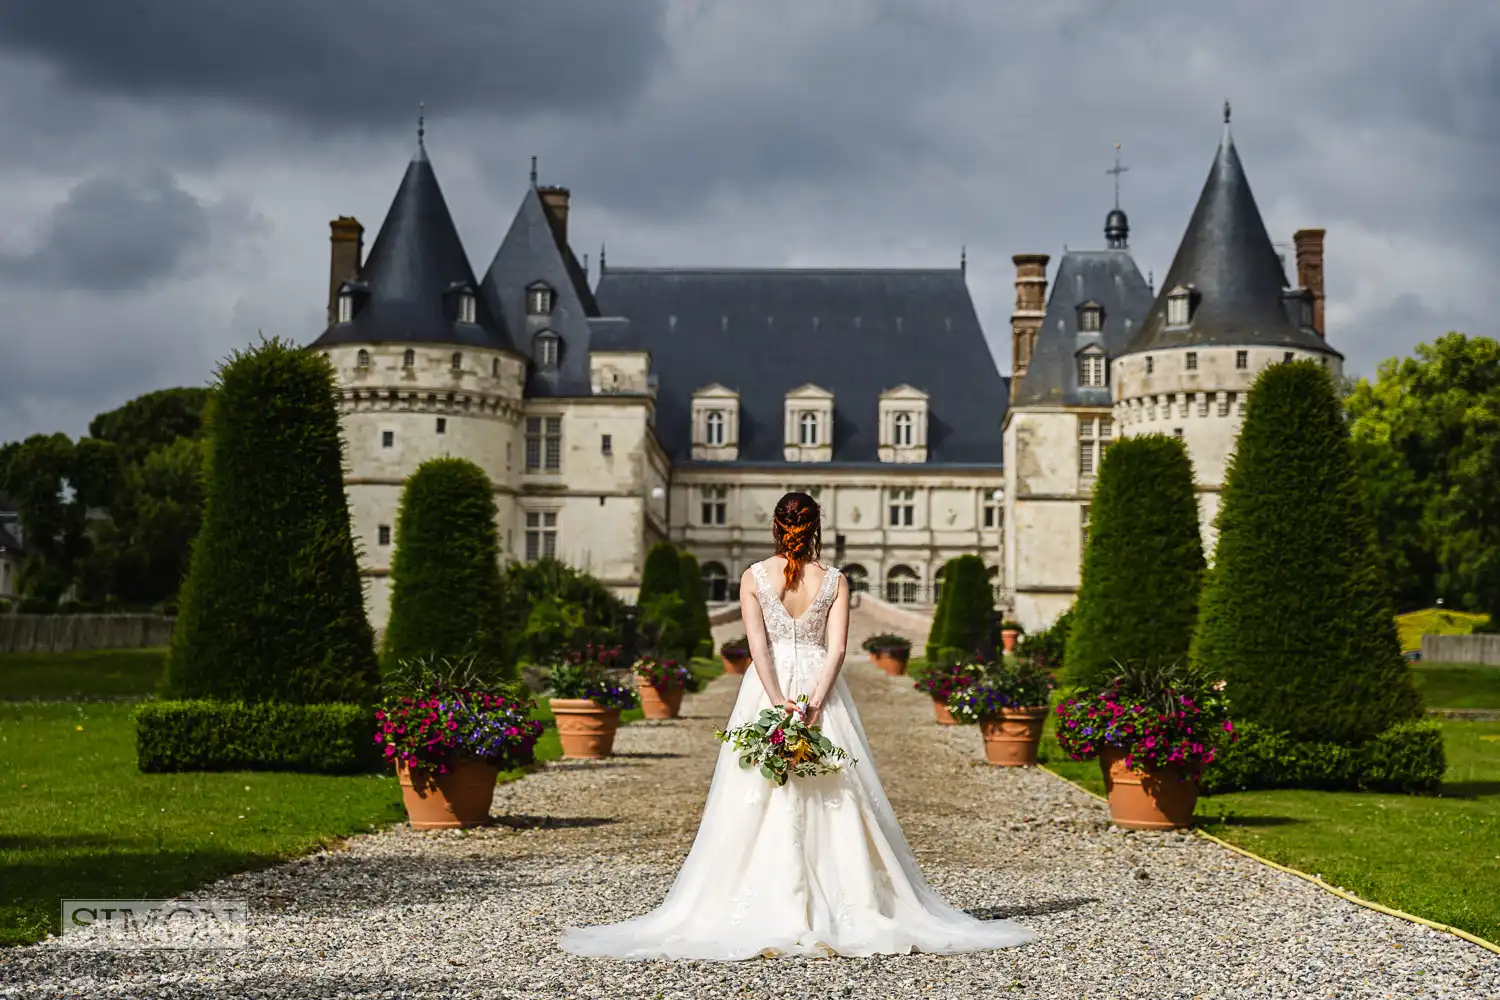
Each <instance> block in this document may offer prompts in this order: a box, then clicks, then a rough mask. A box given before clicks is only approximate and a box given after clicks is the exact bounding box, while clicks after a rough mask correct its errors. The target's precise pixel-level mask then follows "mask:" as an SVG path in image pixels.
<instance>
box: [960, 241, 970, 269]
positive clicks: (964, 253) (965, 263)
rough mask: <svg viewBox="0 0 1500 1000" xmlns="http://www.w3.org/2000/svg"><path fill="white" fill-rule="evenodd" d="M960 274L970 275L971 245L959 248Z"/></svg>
mask: <svg viewBox="0 0 1500 1000" xmlns="http://www.w3.org/2000/svg"><path fill="white" fill-rule="evenodd" d="M958 273H959V274H968V273H969V245H968V244H967V243H965V244H964V245H963V246H961V247H959V248H958Z"/></svg>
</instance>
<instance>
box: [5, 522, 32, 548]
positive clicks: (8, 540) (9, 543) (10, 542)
mask: <svg viewBox="0 0 1500 1000" xmlns="http://www.w3.org/2000/svg"><path fill="white" fill-rule="evenodd" d="M0 551H5V552H9V553H11V554H13V555H25V554H26V550H25V549H23V548H22V547H21V543H20V542H18V541H16V536H15V535H12V534H11V533H10V531H9V530H8V529H7V528H6V527H5V525H3V524H0Z"/></svg>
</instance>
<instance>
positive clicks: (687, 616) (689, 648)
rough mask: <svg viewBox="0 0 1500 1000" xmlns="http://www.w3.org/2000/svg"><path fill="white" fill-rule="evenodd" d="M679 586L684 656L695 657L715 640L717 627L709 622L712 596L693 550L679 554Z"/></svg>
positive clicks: (684, 657) (687, 657)
mask: <svg viewBox="0 0 1500 1000" xmlns="http://www.w3.org/2000/svg"><path fill="white" fill-rule="evenodd" d="M677 585H678V592H679V593H680V594H682V619H683V621H682V627H683V641H682V647H683V659H691V658H692V657H694V656H697V655H698V653H700V652H702V651H703V647H704V645H705V644H706V643H711V641H712V639H713V627H712V626H711V625H710V624H709V621H708V597H707V595H706V593H705V591H704V587H703V572H702V570H701V569H700V568H699V566H698V557H697V556H695V555H693V554H692V553H691V552H686V551H684V552H680V553H678V556H677Z"/></svg>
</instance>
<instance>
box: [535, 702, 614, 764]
mask: <svg viewBox="0 0 1500 1000" xmlns="http://www.w3.org/2000/svg"><path fill="white" fill-rule="evenodd" d="M551 702H552V718H553V719H554V720H555V722H556V725H557V738H558V740H559V741H560V742H561V743H562V749H563V754H562V755H563V756H564V757H567V758H570V759H572V760H597V759H598V758H600V757H608V756H609V755H610V754H612V753H614V751H615V733H616V732H617V731H618V730H619V728H620V710H619V709H618V708H605V707H603V706H602V705H600V704H599V703H598V702H596V701H594V700H593V699H592V698H553V699H551Z"/></svg>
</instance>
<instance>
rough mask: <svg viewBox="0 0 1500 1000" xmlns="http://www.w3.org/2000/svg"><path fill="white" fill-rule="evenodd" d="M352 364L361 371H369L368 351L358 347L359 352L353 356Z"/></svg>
mask: <svg viewBox="0 0 1500 1000" xmlns="http://www.w3.org/2000/svg"><path fill="white" fill-rule="evenodd" d="M354 364H355V367H357V368H358V369H359V370H360V371H362V372H363V371H369V370H370V352H369V351H367V350H365V349H364V348H363V347H361V348H360V349H359V353H358V354H356V355H355V356H354Z"/></svg>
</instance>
